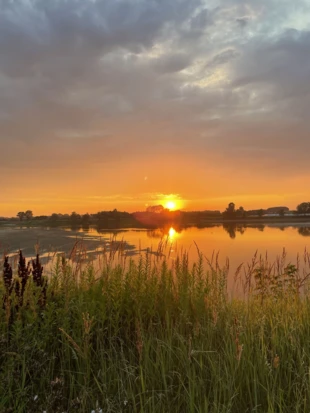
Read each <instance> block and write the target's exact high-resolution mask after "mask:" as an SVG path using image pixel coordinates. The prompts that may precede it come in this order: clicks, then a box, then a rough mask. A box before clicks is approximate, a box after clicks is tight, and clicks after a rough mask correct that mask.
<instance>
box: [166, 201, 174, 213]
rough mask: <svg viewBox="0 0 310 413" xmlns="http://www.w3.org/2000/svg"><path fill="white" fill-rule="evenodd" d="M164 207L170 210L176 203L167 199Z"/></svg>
mask: <svg viewBox="0 0 310 413" xmlns="http://www.w3.org/2000/svg"><path fill="white" fill-rule="evenodd" d="M166 208H168V209H170V211H171V210H173V209H175V208H176V203H175V202H174V201H168V202H166Z"/></svg>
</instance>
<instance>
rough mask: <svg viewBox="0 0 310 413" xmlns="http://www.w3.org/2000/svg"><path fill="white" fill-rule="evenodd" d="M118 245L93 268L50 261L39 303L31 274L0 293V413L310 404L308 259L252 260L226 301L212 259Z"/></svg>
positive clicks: (290, 408)
mask: <svg viewBox="0 0 310 413" xmlns="http://www.w3.org/2000/svg"><path fill="white" fill-rule="evenodd" d="M120 251H121V246H120V245H118V246H116V248H114V252H111V251H104V252H103V253H102V254H103V256H102V262H101V268H100V273H97V272H96V271H95V267H94V265H92V264H90V265H86V266H78V265H73V264H70V262H71V261H68V260H65V259H61V258H57V259H56V262H55V263H54V266H53V271H52V274H51V276H50V277H49V280H48V285H47V288H46V291H45V294H46V297H45V302H44V306H42V300H41V301H40V296H41V294H42V290H41V289H40V288H41V287H40V286H38V285H37V284H36V283H35V281H34V280H33V279H32V278H31V277H29V279H28V282H27V285H26V286H25V290H24V296H23V302H22V303H21V305H20V306H16V297H15V296H14V294H15V292H14V289H12V291H11V293H10V297H11V298H10V299H8V298H6V299H5V300H4V301H3V306H2V307H3V308H2V309H1V313H0V317H1V318H0V320H1V321H0V412H6V413H8V412H14V413H19V412H20V413H21V412H43V411H46V412H51V413H55V412H91V411H95V412H130V413H131V412H137V413H138V412H139V413H140V412H143V413H156V412H158V413H163V412H171V413H172V412H173V413H174V412H175V413H183V412H184V413H187V412H188V413H194V412H197V413H200V412H212V413H224V412H225V413H228V412H232V413H245V412H262V413H267V412H268V413H269V412H270V413H271V412H273V413H275V412H277V413H278V412H288V413H291V412H308V411H309V406H310V321H309V320H310V301H309V295H308V291H307V280H308V277H307V276H308V274H307V272H303V271H306V270H305V268H306V266H304V270H302V269H301V266H300V265H299V264H298V262H297V263H296V264H295V265H292V264H290V263H289V264H286V263H285V259H284V258H285V256H283V257H282V258H279V260H278V262H276V263H271V264H270V263H269V262H268V257H264V258H262V257H261V258H260V257H257V256H256V257H254V260H253V262H252V263H251V264H250V265H249V267H245V268H246V271H245V273H243V272H242V269H241V268H239V270H238V272H237V273H236V279H237V278H238V281H239V283H241V285H242V286H243V288H244V290H243V291H244V296H243V297H242V298H230V297H229V294H228V290H227V277H228V268H229V266H228V265H226V266H225V267H224V268H221V267H220V266H219V264H218V260H217V259H216V257H213V259H211V260H207V259H205V257H203V255H202V254H201V253H199V254H198V259H197V262H196V263H194V264H193V265H190V264H189V261H188V256H187V254H186V253H184V252H183V254H182V255H181V256H179V257H178V258H177V259H176V260H175V262H174V264H173V265H169V264H168V262H167V261H166V259H165V258H159V257H161V256H162V251H161V250H160V248H159V250H158V251H156V252H155V254H153V253H151V252H149V253H146V254H144V255H143V254H141V255H140V258H139V259H138V260H136V261H133V260H131V259H129V258H127V259H121V260H117V259H116V258H117V257H118V255H119V256H121V255H122V254H120ZM71 258H72V257H71ZM307 259H309V256H308V255H307V253H305V255H304V260H305V261H304V264H307V265H308V264H309V262H308V263H307ZM309 267H310V266H308V269H309ZM15 277H16V274H15ZM44 286H46V284H44ZM5 291H6V286H5V283H2V284H1V296H5ZM17 298H18V297H17ZM19 302H20V301H19Z"/></svg>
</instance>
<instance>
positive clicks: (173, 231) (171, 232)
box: [168, 227, 177, 241]
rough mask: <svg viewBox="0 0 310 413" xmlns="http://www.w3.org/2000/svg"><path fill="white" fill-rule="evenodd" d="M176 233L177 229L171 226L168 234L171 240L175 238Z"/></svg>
mask: <svg viewBox="0 0 310 413" xmlns="http://www.w3.org/2000/svg"><path fill="white" fill-rule="evenodd" d="M176 234H177V232H176V230H175V229H174V228H172V227H171V228H170V229H169V232H168V236H169V238H170V240H171V241H172V240H173V239H174V238H175V236H176Z"/></svg>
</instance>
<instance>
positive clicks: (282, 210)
mask: <svg viewBox="0 0 310 413" xmlns="http://www.w3.org/2000/svg"><path fill="white" fill-rule="evenodd" d="M284 215H285V210H284V209H280V211H279V216H280V217H284Z"/></svg>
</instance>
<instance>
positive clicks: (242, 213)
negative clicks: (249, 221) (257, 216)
mask: <svg viewBox="0 0 310 413" xmlns="http://www.w3.org/2000/svg"><path fill="white" fill-rule="evenodd" d="M236 213H237V216H238V217H241V218H245V216H246V213H245V210H244V208H243V207H242V206H241V207H239V208H238V209H237V211H236Z"/></svg>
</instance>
